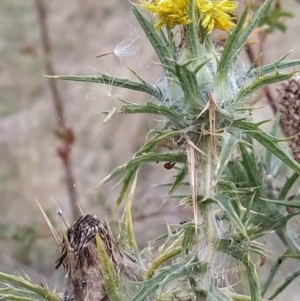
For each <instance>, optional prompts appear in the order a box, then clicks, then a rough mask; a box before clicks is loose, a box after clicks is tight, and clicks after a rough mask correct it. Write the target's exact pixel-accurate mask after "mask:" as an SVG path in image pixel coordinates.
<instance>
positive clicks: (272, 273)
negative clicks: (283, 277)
mask: <svg viewBox="0 0 300 301" xmlns="http://www.w3.org/2000/svg"><path fill="white" fill-rule="evenodd" d="M285 254H288V251H286V252H285V253H284V254H283V255H282V256H280V257H278V258H277V260H276V262H275V263H274V264H273V266H272V267H271V270H270V273H269V276H268V278H267V280H266V282H265V284H264V286H263V288H262V290H261V295H262V297H263V296H264V295H265V293H266V291H267V289H268V288H269V286H270V284H271V282H272V280H273V278H274V276H275V275H276V273H277V271H278V269H279V267H280V266H281V264H282V263H283V261H284V260H285V259H286V257H285V256H284V255H285Z"/></svg>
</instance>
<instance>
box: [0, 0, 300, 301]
mask: <svg viewBox="0 0 300 301" xmlns="http://www.w3.org/2000/svg"><path fill="white" fill-rule="evenodd" d="M43 2H45V3H43ZM43 2H41V1H40V0H35V1H34V0H31V1H21V0H15V1H10V0H1V2H0V20H1V21H0V22H1V27H0V68H1V73H0V91H1V94H0V118H1V119H0V133H1V134H0V182H1V185H0V202H1V207H0V208H1V209H0V266H1V271H5V272H11V273H22V271H24V272H25V273H26V274H28V275H29V276H30V277H31V278H32V279H33V280H35V281H39V282H46V283H47V284H48V285H49V286H50V287H51V288H54V287H55V286H58V290H60V289H61V286H60V285H62V284H60V285H59V284H58V279H62V274H63V273H62V271H55V270H54V262H55V260H56V259H57V258H58V256H59V248H58V246H57V245H56V243H55V241H54V239H53V237H52V235H51V232H50V231H49V229H48V226H47V224H46V222H45V219H44V218H43V216H42V213H41V211H40V209H39V207H38V205H37V203H36V200H38V202H39V203H40V204H41V206H42V207H43V208H44V210H45V211H46V213H47V214H48V216H49V218H50V220H51V221H52V222H53V224H54V225H55V226H56V229H57V230H58V231H59V230H61V229H62V225H61V221H60V219H59V217H58V215H57V207H56V205H55V203H54V202H53V200H55V202H56V203H57V204H58V206H59V207H60V208H61V210H62V211H63V213H64V216H65V217H66V219H67V220H68V221H69V222H72V221H73V220H74V214H75V213H76V212H74V210H75V211H76V210H77V209H74V204H75V203H76V204H77V203H79V204H80V207H81V208H82V210H83V212H85V213H92V214H97V215H98V216H99V217H100V218H107V219H108V220H110V221H111V224H112V227H113V228H114V226H115V227H117V221H118V219H119V218H120V214H121V210H119V211H118V212H116V213H115V214H114V215H113V216H112V211H113V208H114V205H115V200H116V197H117V195H118V191H119V186H118V187H115V188H113V186H114V185H115V184H116V183H117V181H115V182H110V183H108V184H106V185H105V186H103V187H101V188H98V189H94V187H95V186H96V185H97V184H98V183H99V182H100V181H101V180H102V179H103V178H104V177H105V176H106V175H108V174H109V172H111V171H112V169H113V168H114V167H116V166H118V165H119V164H122V163H124V162H125V161H126V160H128V159H129V158H131V157H132V155H133V154H134V153H135V151H136V150H137V149H138V148H139V146H140V145H141V144H142V143H143V141H144V140H145V138H146V134H147V132H148V131H149V130H150V129H152V128H153V127H154V126H155V124H156V122H155V117H154V116H148V117H146V116H145V115H143V116H134V115H130V116H126V115H119V116H116V117H115V118H114V119H113V120H111V121H110V122H109V123H105V124H103V123H102V122H103V120H104V119H105V116H104V115H102V114H100V112H101V111H105V110H109V109H111V108H112V107H118V106H119V105H120V102H119V101H118V97H120V96H122V97H123V98H125V99H128V100H131V101H133V102H143V101H146V100H149V99H147V98H146V97H145V95H142V94H140V93H133V92H128V91H126V90H121V89H119V88H115V87H112V86H108V87H106V86H104V85H101V84H92V83H80V82H66V81H54V80H52V79H50V80H49V79H48V78H46V77H44V76H43V75H45V74H49V71H51V70H52V71H53V74H68V75H97V71H101V72H104V73H107V74H110V75H113V76H117V77H120V78H131V79H135V78H134V75H133V74H132V72H130V70H129V69H128V68H127V66H128V67H130V68H131V69H133V70H134V71H135V72H137V73H138V74H139V75H140V76H141V77H142V78H143V79H144V80H146V81H149V82H151V83H157V82H159V79H160V76H161V73H160V72H161V70H160V68H159V66H158V65H157V58H156V56H155V54H154V52H153V49H152V48H151V45H150V44H149V43H148V42H147V41H146V39H145V37H144V35H143V33H142V32H141V30H140V27H139V26H138V24H137V21H136V20H135V19H134V16H133V14H132V13H131V9H130V4H129V2H128V1H126V0H110V1H103V0H102V1H101V0H100V1H94V0H85V1H80V0H65V1H47V2H46V1H43ZM258 2H259V1H258ZM244 3H245V1H240V5H241V6H243V5H244ZM281 3H282V9H283V10H284V11H287V12H291V13H292V14H293V15H294V16H293V18H286V19H285V20H284V24H285V26H286V28H287V29H286V31H285V32H282V31H280V30H277V31H274V32H272V33H271V34H269V35H268V36H267V37H266V41H265V46H264V64H266V63H269V62H272V61H274V60H277V59H279V58H280V57H281V56H282V55H285V54H287V53H288V52H290V51H291V50H293V52H292V53H291V54H290V56H289V58H299V57H300V44H299V43H298V38H299V31H300V23H299V19H298V16H299V14H300V5H299V4H298V3H297V2H296V1H292V0H285V1H281ZM45 26H46V27H45ZM45 33H46V36H45ZM47 34H48V37H47ZM45 38H46V39H45ZM128 38H129V41H132V39H133V40H134V44H133V46H134V47H133V48H131V49H130V51H132V52H134V55H133V56H130V57H128V58H125V59H123V60H120V59H119V58H118V57H116V56H114V55H108V56H103V57H101V58H96V56H97V55H101V54H104V53H108V52H112V51H113V50H114V48H115V46H116V45H117V44H118V43H120V42H121V41H122V40H124V39H125V40H126V39H128ZM130 39H131V40H130ZM254 39H255V37H254ZM255 47H256V48H257V49H255ZM253 49H254V52H255V51H256V52H257V51H259V47H258V46H255V45H254V47H253ZM257 54H258V53H257ZM257 54H256V55H257ZM245 65H249V57H248V56H247V55H246V54H245V55H244V57H243V58H241V60H240V68H243V66H245ZM49 68H50V69H49ZM270 92H271V93H272V94H273V96H274V98H276V85H274V86H272V87H270ZM256 97H257V98H258V100H259V103H258V105H266V106H267V107H266V108H264V109H260V110H257V112H256V113H255V116H254V118H255V119H257V120H261V119H262V118H264V119H267V118H273V116H274V115H273V112H272V109H271V108H270V106H269V104H268V101H267V100H266V98H265V94H264V93H262V94H261V95H256ZM66 137H67V138H66ZM171 177H172V171H170V170H167V169H165V168H164V166H163V163H157V164H155V163H153V164H152V165H149V166H145V167H144V168H143V169H141V170H140V173H139V180H138V187H137V192H136V195H135V200H134V203H133V213H132V214H133V218H134V220H135V231H136V235H137V239H138V242H139V244H140V245H141V246H145V245H146V243H147V241H148V240H149V239H151V238H154V237H156V236H157V235H158V234H159V233H162V232H163V231H165V225H166V223H167V222H168V223H170V224H172V223H178V222H180V221H183V220H185V219H187V218H188V217H189V212H188V211H186V210H184V209H182V208H180V207H178V206H177V203H176V199H175V200H170V201H168V203H167V204H166V205H164V206H163V207H162V209H161V210H160V211H159V212H158V213H157V212H156V210H157V209H158V208H159V206H160V205H161V203H162V201H163V198H162V195H164V194H165V193H166V189H163V188H159V189H158V188H154V187H153V185H154V184H156V183H162V182H167V181H169V180H170V179H171ZM75 207H76V208H78V207H77V206H75ZM269 245H270V248H271V249H272V250H275V249H276V250H278V252H280V248H281V246H280V245H279V244H278V242H277V240H276V238H274V239H271V240H270V242H269ZM268 262H269V261H268ZM271 263H272V262H271V261H270V264H271ZM295 265H298V263H296V264H295V263H293V262H292V261H289V263H288V264H286V265H284V266H283V273H284V271H291V270H292V269H294V268H295ZM269 266H270V265H269V264H267V265H266V267H265V268H266V269H268V267H269ZM298 268H299V266H298ZM41 275H43V278H44V279H45V280H42V279H43V278H41ZM277 281H280V279H277ZM275 283H276V282H275ZM297 290H298V292H299V280H296V281H294V283H293V284H292V285H291V286H290V288H289V290H288V291H287V292H289V293H290V296H293V295H295V292H296V291H297ZM295 298H296V297H295ZM278 300H279V299H278ZM295 300H296V299H295ZM297 300H298V299H297Z"/></svg>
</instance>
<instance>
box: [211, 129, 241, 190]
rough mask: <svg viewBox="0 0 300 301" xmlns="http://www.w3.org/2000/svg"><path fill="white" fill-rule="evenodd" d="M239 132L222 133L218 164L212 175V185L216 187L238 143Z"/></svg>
mask: <svg viewBox="0 0 300 301" xmlns="http://www.w3.org/2000/svg"><path fill="white" fill-rule="evenodd" d="M240 135H241V134H240V133H239V131H234V132H233V133H229V132H227V131H226V130H224V131H223V133H222V138H223V143H222V149H221V153H220V155H219V162H218V165H217V169H216V172H215V175H214V184H213V185H216V184H217V183H218V181H219V179H220V177H221V176H222V173H223V171H224V169H225V168H226V167H227V164H228V162H229V160H230V159H231V155H232V152H233V149H234V147H235V146H236V144H237V143H238V141H239V140H240V139H241V138H240Z"/></svg>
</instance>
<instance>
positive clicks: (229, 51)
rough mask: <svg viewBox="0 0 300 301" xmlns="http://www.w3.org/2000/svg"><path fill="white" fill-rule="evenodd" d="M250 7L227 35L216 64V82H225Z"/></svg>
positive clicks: (247, 7)
mask: <svg viewBox="0 0 300 301" xmlns="http://www.w3.org/2000/svg"><path fill="white" fill-rule="evenodd" d="M249 8H250V5H249V4H247V5H246V7H245V9H244V11H243V14H242V16H241V17H240V18H239V21H238V23H237V25H236V27H235V29H234V30H233V32H232V33H231V34H230V35H229V37H228V39H227V41H226V43H225V45H224V50H223V53H222V56H221V58H220V61H219V64H218V71H217V81H218V82H221V81H224V80H227V76H228V71H229V69H230V68H232V58H233V56H234V55H235V54H236V53H237V50H238V49H237V47H236V45H237V42H238V40H239V37H240V36H241V33H242V31H243V27H244V24H245V21H246V18H247V15H248V12H249Z"/></svg>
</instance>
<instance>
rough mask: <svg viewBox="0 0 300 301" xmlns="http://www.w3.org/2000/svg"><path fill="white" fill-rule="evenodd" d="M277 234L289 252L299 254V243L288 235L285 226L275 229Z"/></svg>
mask: <svg viewBox="0 0 300 301" xmlns="http://www.w3.org/2000/svg"><path fill="white" fill-rule="evenodd" d="M276 233H277V235H278V236H279V238H280V239H281V241H282V242H283V243H284V244H285V245H286V247H287V248H288V249H289V251H291V253H294V254H300V247H299V245H298V244H297V243H296V242H295V241H294V239H293V238H292V237H291V236H290V234H289V233H288V231H287V229H286V226H285V227H281V228H279V229H278V230H277V231H276Z"/></svg>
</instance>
